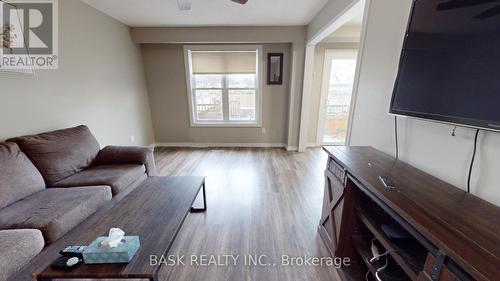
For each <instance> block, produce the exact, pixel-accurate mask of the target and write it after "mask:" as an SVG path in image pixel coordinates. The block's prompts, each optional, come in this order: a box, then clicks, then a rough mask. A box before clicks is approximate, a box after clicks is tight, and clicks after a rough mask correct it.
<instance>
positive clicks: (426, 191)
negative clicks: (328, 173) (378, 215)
mask: <svg viewBox="0 0 500 281" xmlns="http://www.w3.org/2000/svg"><path fill="white" fill-rule="evenodd" d="M324 150H325V151H326V152H327V153H328V154H329V155H330V156H331V157H333V158H334V159H335V161H337V162H338V163H339V164H341V165H342V166H344V167H345V168H346V169H347V172H348V173H349V174H351V175H352V176H353V177H355V178H356V179H357V180H358V181H360V182H361V183H362V185H363V186H365V187H366V188H368V189H369V190H370V191H371V192H372V193H374V194H375V195H376V196H377V197H378V198H380V199H381V200H383V202H384V203H385V204H386V205H388V206H389V207H390V208H391V209H393V210H395V211H397V212H398V213H399V215H400V216H401V217H403V218H404V219H405V220H406V221H407V222H409V223H410V224H411V225H412V226H413V227H414V228H415V229H417V230H418V231H419V232H421V233H422V234H423V235H424V236H425V237H427V238H428V239H429V240H430V242H432V243H433V244H434V245H435V246H436V247H437V248H439V249H442V250H443V251H445V252H446V254H448V255H449V256H450V257H451V258H452V259H453V260H454V261H455V262H457V263H458V264H459V265H460V266H462V267H463V268H464V269H466V270H467V271H468V272H469V273H470V274H471V275H472V276H473V277H474V278H475V279H478V280H495V279H497V280H498V276H500V207H498V206H495V205H493V204H491V203H489V202H487V201H485V200H482V199H480V198H479V197H477V196H474V195H472V194H469V193H467V192H465V191H463V190H461V189H459V188H457V187H455V186H453V185H451V184H448V183H446V182H444V181H442V180H440V179H438V178H436V177H434V176H432V175H429V174H427V173H425V172H423V171H421V170H419V169H417V168H415V167H412V166H410V165H409V164H406V163H404V162H402V161H397V160H395V159H394V158H393V157H391V156H389V155H387V154H385V153H383V152H381V151H378V150H376V149H374V148H372V147H346V146H338V147H333V146H332V147H324ZM464 172H465V171H464ZM379 176H388V177H390V178H391V179H392V181H393V182H394V185H395V186H396V187H397V188H396V189H394V190H391V189H387V188H385V187H384V186H383V184H382V182H381V181H380V179H379V178H378V177H379Z"/></svg>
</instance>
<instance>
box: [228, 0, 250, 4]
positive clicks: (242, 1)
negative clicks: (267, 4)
mask: <svg viewBox="0 0 500 281" xmlns="http://www.w3.org/2000/svg"><path fill="white" fill-rule="evenodd" d="M231 1H233V2H236V3H238V4H241V5H244V4H246V3H247V2H248V0H231Z"/></svg>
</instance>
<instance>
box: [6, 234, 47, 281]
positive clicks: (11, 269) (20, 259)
mask: <svg viewBox="0 0 500 281" xmlns="http://www.w3.org/2000/svg"><path fill="white" fill-rule="evenodd" d="M43 246H44V242H43V237H42V233H41V232H40V230H36V229H16V230H2V231H0V249H2V250H1V251H2V254H1V255H0V280H7V278H9V276H11V275H12V274H14V273H16V272H17V271H18V270H19V269H21V268H22V267H23V266H25V265H26V264H28V262H29V261H30V260H31V259H32V258H34V257H35V256H36V255H38V253H40V251H42V249H43Z"/></svg>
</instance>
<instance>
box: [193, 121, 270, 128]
mask: <svg viewBox="0 0 500 281" xmlns="http://www.w3.org/2000/svg"><path fill="white" fill-rule="evenodd" d="M191 127H194V128H200V127H215V128H217V127H219V128H261V127H262V124H260V123H215V122H210V123H193V124H191Z"/></svg>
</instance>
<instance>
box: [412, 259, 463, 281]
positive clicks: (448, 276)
mask: <svg viewBox="0 0 500 281" xmlns="http://www.w3.org/2000/svg"><path fill="white" fill-rule="evenodd" d="M435 263H436V258H435V257H434V256H433V255H431V254H430V253H429V254H428V255H427V259H426V261H425V267H424V271H422V272H420V275H419V276H418V281H432V280H433V279H432V277H431V276H432V269H433V267H434V265H435ZM437 280H439V281H459V280H460V279H458V278H457V277H456V276H455V275H454V274H453V273H451V271H449V270H448V268H447V267H446V266H445V265H443V267H442V268H441V272H440V274H439V276H438V278H437Z"/></svg>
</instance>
